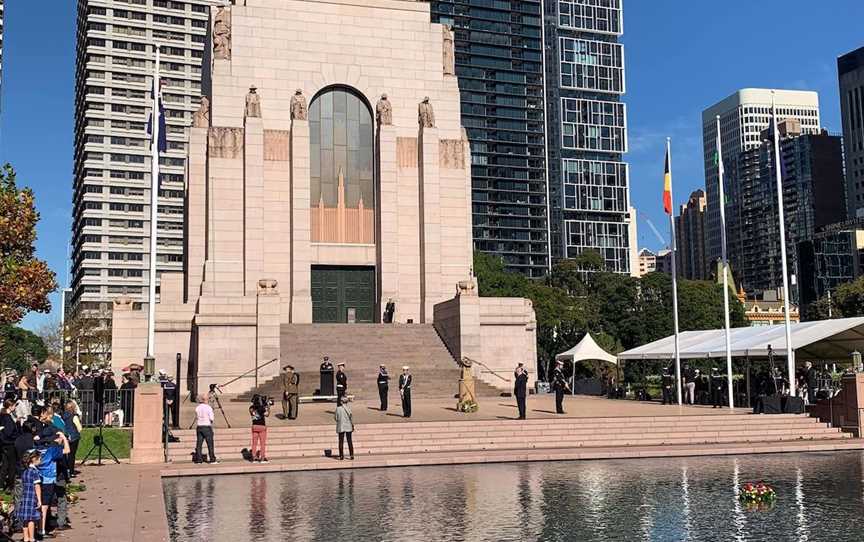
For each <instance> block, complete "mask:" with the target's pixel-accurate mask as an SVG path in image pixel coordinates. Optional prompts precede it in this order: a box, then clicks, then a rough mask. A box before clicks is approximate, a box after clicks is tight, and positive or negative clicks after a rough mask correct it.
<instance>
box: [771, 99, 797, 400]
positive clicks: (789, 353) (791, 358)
mask: <svg viewBox="0 0 864 542" xmlns="http://www.w3.org/2000/svg"><path fill="white" fill-rule="evenodd" d="M771 122H772V125H773V128H774V172H775V175H774V176H775V178H776V179H777V214H778V215H779V218H780V262H781V264H782V266H783V320H784V324H785V326H786V362H787V368H788V371H789V395H790V396H791V397H794V396H795V350H794V349H793V348H792V324H791V323H790V321H789V267H788V264H787V262H786V217H785V213H784V211H783V173H782V171H781V169H780V132H779V131H778V129H777V105H776V103H775V100H774V91H773V90H772V91H771Z"/></svg>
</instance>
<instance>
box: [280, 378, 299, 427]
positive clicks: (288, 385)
mask: <svg viewBox="0 0 864 542" xmlns="http://www.w3.org/2000/svg"><path fill="white" fill-rule="evenodd" d="M281 380H282V417H283V418H286V419H288V420H296V419H297V414H298V413H299V412H300V410H299V409H300V404H299V403H300V402H299V399H300V375H299V374H297V373H295V372H294V366H293V365H286V366H285V367H284V368H283V369H282V378H281Z"/></svg>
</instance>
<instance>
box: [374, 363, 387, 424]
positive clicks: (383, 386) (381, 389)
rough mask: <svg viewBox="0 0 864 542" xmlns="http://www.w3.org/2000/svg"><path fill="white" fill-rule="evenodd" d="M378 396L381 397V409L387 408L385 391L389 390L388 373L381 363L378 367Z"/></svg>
mask: <svg viewBox="0 0 864 542" xmlns="http://www.w3.org/2000/svg"><path fill="white" fill-rule="evenodd" d="M377 382H378V398H379V399H381V409H380V410H381V411H382V412H383V411H385V410H387V393H388V392H389V391H390V375H389V374H388V373H387V367H385V366H384V364H383V363H382V364H381V365H380V366H379V367H378V380H377Z"/></svg>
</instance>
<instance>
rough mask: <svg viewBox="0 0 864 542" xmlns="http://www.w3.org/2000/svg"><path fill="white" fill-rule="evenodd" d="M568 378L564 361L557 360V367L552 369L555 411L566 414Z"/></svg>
mask: <svg viewBox="0 0 864 542" xmlns="http://www.w3.org/2000/svg"><path fill="white" fill-rule="evenodd" d="M567 388H568V386H567V379H566V378H564V362H563V361H561V360H560V359H559V360H556V361H555V369H553V370H552V391H554V392H555V412H556V413H557V414H564V392H565V391H566V390H567Z"/></svg>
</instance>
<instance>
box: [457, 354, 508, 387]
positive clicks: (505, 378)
mask: <svg viewBox="0 0 864 542" xmlns="http://www.w3.org/2000/svg"><path fill="white" fill-rule="evenodd" d="M462 359H463V360H466V361H468V363H467V364H465V363H464V362H463V364H465V365H474V364H477V365H479V366H480V367H483V368H484V369H486V372H488V373H489V374H492V375H494V376H497V377H498V378H500V379H501V380H503V381H504V382H507V383H508V384H509V383H510V379H509V378H507V377H505V376H501V375H500V374H499V373H498V372H497V371H494V370H492V369H490V368H489V366H488V365H486V364H485V363H483V362H482V361H477V360H475V359H472V358H469V357H463V358H462Z"/></svg>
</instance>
